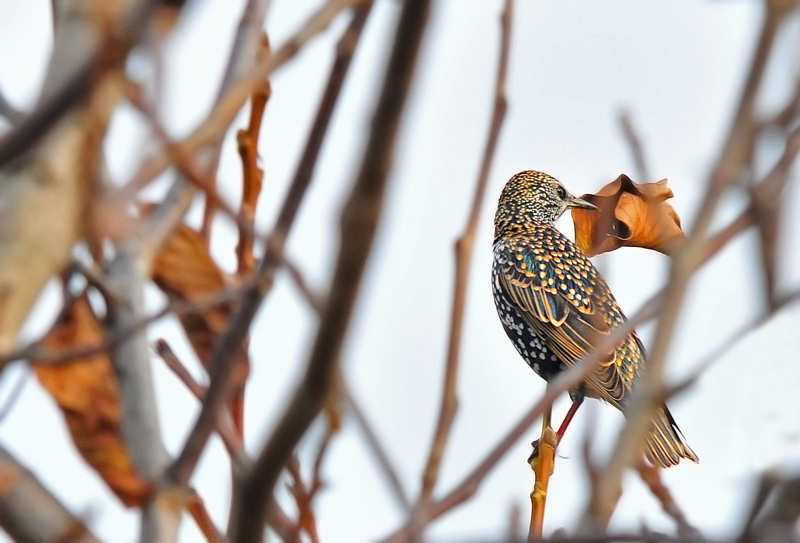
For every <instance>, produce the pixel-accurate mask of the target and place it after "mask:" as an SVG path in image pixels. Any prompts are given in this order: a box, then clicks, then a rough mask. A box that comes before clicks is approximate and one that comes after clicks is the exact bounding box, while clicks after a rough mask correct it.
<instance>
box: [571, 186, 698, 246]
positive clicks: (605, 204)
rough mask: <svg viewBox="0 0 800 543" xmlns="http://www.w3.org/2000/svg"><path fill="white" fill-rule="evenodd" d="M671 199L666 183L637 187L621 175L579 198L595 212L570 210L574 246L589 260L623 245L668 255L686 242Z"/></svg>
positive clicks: (670, 192)
mask: <svg viewBox="0 0 800 543" xmlns="http://www.w3.org/2000/svg"><path fill="white" fill-rule="evenodd" d="M672 196H673V194H672V189H670V188H669V186H668V185H667V180H666V179H662V180H661V181H657V182H655V183H642V184H639V183H634V182H633V181H631V179H630V178H629V177H628V176H627V175H625V174H622V175H620V176H619V177H617V178H616V179H615V180H614V181H612V182H611V183H609V184H607V185H606V186H605V187H603V188H602V189H601V190H600V192H598V193H596V194H584V195H582V196H581V198H583V199H584V200H587V201H589V202H591V203H593V204H594V205H596V206H597V208H598V209H597V211H594V210H588V209H577V208H573V209H572V220H573V221H574V223H575V242H576V243H577V244H578V247H580V248H581V249H582V250H583V252H585V253H586V254H587V255H589V256H594V255H597V254H600V253H605V252H608V251H613V250H614V249H618V248H619V247H621V246H623V245H625V246H629V247H644V248H646V249H653V250H656V251H659V252H661V253H665V254H669V252H670V251H672V250H674V249H675V248H677V247H678V246H680V245H681V244H682V243H683V242H684V241H685V240H686V235H685V234H684V233H683V230H681V221H680V218H679V217H678V214H677V213H675V210H674V209H673V208H672V206H671V205H669V204H668V203H667V200H668V199H669V198H672Z"/></svg>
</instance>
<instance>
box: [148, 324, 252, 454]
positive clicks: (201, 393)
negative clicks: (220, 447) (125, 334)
mask: <svg viewBox="0 0 800 543" xmlns="http://www.w3.org/2000/svg"><path fill="white" fill-rule="evenodd" d="M155 349H156V353H158V356H160V357H161V359H162V360H163V361H164V363H165V364H166V365H167V367H168V368H169V369H170V370H172V373H174V374H175V376H176V377H178V379H180V381H181V382H182V383H183V384H184V385H186V388H188V389H189V392H191V393H192V394H193V395H194V397H195V398H197V399H198V400H200V401H201V402H202V401H203V400H204V399H205V397H206V389H205V387H204V386H203V385H201V384H200V383H198V382H197V381H195V379H194V377H192V374H191V373H189V370H187V369H186V366H185V365H184V364H183V363H182V362H181V361H180V359H179V358H178V357H177V355H176V354H175V352H174V351H173V350H172V348H171V347H170V346H169V343H167V342H166V341H165V340H163V339H159V340H157V341H156V344H155ZM226 415H227V416H225V417H222V419H221V420H220V422H219V425H218V427H217V432H218V433H219V436H220V437H221V438H222V442H223V443H224V444H225V448H226V449H227V451H228V455H230V457H231V461H232V462H235V463H237V464H239V465H240V466H242V465H244V463H245V461H244V445H243V443H242V438H241V437H240V436H239V434H238V433H237V432H236V431H235V429H234V426H233V421H232V420H231V417H230V414H226Z"/></svg>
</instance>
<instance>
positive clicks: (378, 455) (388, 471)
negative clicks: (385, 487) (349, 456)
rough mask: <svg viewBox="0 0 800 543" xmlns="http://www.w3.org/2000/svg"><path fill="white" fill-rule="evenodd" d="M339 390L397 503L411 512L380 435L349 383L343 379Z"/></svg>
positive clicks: (409, 501)
mask: <svg viewBox="0 0 800 543" xmlns="http://www.w3.org/2000/svg"><path fill="white" fill-rule="evenodd" d="M339 389H340V394H341V396H342V399H343V400H344V401H345V403H347V405H348V406H349V407H350V412H351V413H352V414H353V419H354V420H355V422H356V425H357V426H358V428H359V429H360V430H361V433H362V434H363V435H364V439H365V440H366V442H367V446H368V448H369V450H370V452H372V455H373V456H374V457H375V460H376V461H377V463H378V466H379V467H380V468H381V471H382V472H383V474H384V476H385V477H386V480H387V481H388V482H389V488H390V489H391V490H392V495H393V496H394V498H395V501H396V502H397V503H398V504H399V505H400V507H401V509H402V510H403V511H409V510H410V509H411V500H410V499H409V497H408V493H407V492H406V491H405V488H404V487H403V481H402V480H401V478H400V475H399V474H398V473H397V470H396V469H395V468H394V466H393V465H392V461H391V460H390V459H389V454H388V452H387V451H386V449H385V448H384V447H383V444H382V443H381V440H380V439H379V438H378V434H377V433H376V432H375V430H374V428H373V427H372V425H371V424H370V422H369V419H367V415H366V413H364V410H363V409H362V408H361V405H360V404H359V402H358V401H357V400H356V399H355V397H354V396H353V393H352V392H351V391H350V389H349V387H348V386H347V383H345V382H344V380H343V379H342V382H341V383H340V385H339Z"/></svg>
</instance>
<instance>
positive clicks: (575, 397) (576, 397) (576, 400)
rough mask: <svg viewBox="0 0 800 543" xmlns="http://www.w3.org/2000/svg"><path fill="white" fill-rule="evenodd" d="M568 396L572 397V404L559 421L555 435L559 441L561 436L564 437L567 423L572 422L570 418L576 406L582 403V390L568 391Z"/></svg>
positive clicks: (573, 414)
mask: <svg viewBox="0 0 800 543" xmlns="http://www.w3.org/2000/svg"><path fill="white" fill-rule="evenodd" d="M569 396H570V398H571V399H572V405H571V406H570V407H569V411H567V415H566V416H565V417H564V422H562V423H561V426H559V427H558V432H556V435H557V436H558V441H559V442H560V441H561V438H562V437H564V432H566V431H567V426H569V423H570V422H572V418H573V417H574V416H575V413H577V412H578V408H579V407H580V406H581V404H582V403H583V398H584V395H583V391H580V390H579V391H576V392H575V393H574V394H573V392H570V394H569Z"/></svg>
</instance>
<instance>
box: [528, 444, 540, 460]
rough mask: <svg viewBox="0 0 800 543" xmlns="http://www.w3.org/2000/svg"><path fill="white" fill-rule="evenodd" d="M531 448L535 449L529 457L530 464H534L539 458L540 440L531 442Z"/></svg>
mask: <svg viewBox="0 0 800 543" xmlns="http://www.w3.org/2000/svg"><path fill="white" fill-rule="evenodd" d="M531 447H533V450H532V451H531V455H530V456H529V457H528V464H533V461H534V460H536V457H537V456H539V440H538V439H534V440H533V441H531Z"/></svg>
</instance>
